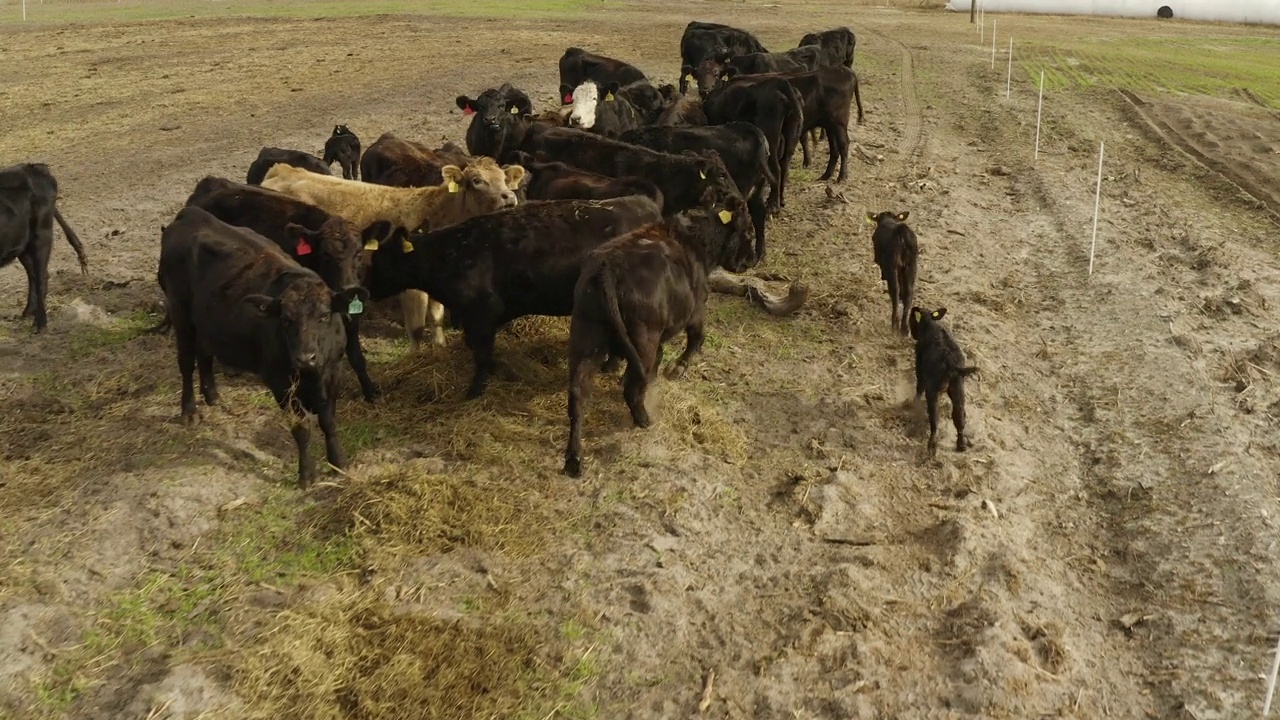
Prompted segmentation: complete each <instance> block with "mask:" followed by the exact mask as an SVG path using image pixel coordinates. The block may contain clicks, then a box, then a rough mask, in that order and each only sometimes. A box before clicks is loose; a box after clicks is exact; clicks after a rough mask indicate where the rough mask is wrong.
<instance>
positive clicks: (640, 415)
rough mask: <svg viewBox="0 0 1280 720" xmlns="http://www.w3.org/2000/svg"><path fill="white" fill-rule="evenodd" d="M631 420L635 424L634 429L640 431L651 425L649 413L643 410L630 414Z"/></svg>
mask: <svg viewBox="0 0 1280 720" xmlns="http://www.w3.org/2000/svg"><path fill="white" fill-rule="evenodd" d="M631 420H632V422H634V423H635V424H636V427H638V428H640V429H642V430H643V429H645V428H648V427H649V426H650V425H653V420H652V419H651V418H650V417H649V413H648V412H647V411H645V410H641V411H639V412H635V413H632V414H631Z"/></svg>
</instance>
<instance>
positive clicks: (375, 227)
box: [360, 220, 394, 250]
mask: <svg viewBox="0 0 1280 720" xmlns="http://www.w3.org/2000/svg"><path fill="white" fill-rule="evenodd" d="M393 230H394V228H393V227H392V226H391V223H390V222H388V221H386V220H379V221H378V222H376V223H374V224H372V225H370V226H369V227H367V228H365V229H364V231H363V232H361V233H360V239H361V240H363V241H364V249H365V250H377V249H378V246H379V245H380V244H381V242H382V241H383V240H386V239H387V238H388V237H390V236H391V233H392V231H393Z"/></svg>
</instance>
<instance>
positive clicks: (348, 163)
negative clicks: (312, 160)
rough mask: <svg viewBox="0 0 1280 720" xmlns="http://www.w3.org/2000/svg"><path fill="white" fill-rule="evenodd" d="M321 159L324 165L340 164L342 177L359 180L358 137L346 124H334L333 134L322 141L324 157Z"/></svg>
mask: <svg viewBox="0 0 1280 720" xmlns="http://www.w3.org/2000/svg"><path fill="white" fill-rule="evenodd" d="M321 159H322V160H323V161H324V164H325V165H333V164H334V163H338V164H339V165H341V166H342V177H343V178H345V179H347V180H359V179H360V138H358V137H356V134H355V133H353V132H351V128H349V127H347V126H346V125H334V126H333V134H332V135H330V136H329V139H328V140H325V141H324V157H323V158H321Z"/></svg>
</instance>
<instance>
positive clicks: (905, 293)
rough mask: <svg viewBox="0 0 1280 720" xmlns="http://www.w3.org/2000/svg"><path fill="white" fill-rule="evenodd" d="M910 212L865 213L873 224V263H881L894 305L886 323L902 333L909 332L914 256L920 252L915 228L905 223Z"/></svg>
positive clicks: (881, 270) (914, 285) (914, 270)
mask: <svg viewBox="0 0 1280 720" xmlns="http://www.w3.org/2000/svg"><path fill="white" fill-rule="evenodd" d="M910 214H911V213H910V212H907V211H904V212H900V213H898V214H896V215H895V214H893V213H891V212H882V213H879V214H876V213H873V212H869V213H867V222H869V223H871V224H872V225H875V226H876V229H875V230H874V231H873V232H872V233H871V246H872V249H873V251H874V253H875V259H876V264H877V265H879V266H880V279H881V280H883V281H884V282H885V285H886V286H887V289H888V291H889V302H890V303H891V304H892V305H893V314H892V315H891V316H890V318H889V327H892V328H898V329H899V332H901V333H902V334H903V335H906V334H907V333H908V330H907V308H909V307H911V299H912V295H913V294H914V293H915V288H916V259H917V258H918V257H919V255H920V246H919V244H918V243H917V242H916V234H915V231H914V230H912V229H911V228H909V227H907V216H908V215H910ZM899 301H901V302H902V322H901V323H899V322H898V302H899Z"/></svg>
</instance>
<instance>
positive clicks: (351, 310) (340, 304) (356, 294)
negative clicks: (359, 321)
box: [329, 285, 369, 315]
mask: <svg viewBox="0 0 1280 720" xmlns="http://www.w3.org/2000/svg"><path fill="white" fill-rule="evenodd" d="M368 299H369V291H368V290H365V289H364V288H362V287H360V286H359V285H356V286H353V287H347V288H343V289H342V290H341V291H339V292H336V293H334V294H333V297H331V298H330V299H329V311H330V312H335V313H344V314H348V315H359V314H360V313H362V312H364V303H365V301H367V300H368Z"/></svg>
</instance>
